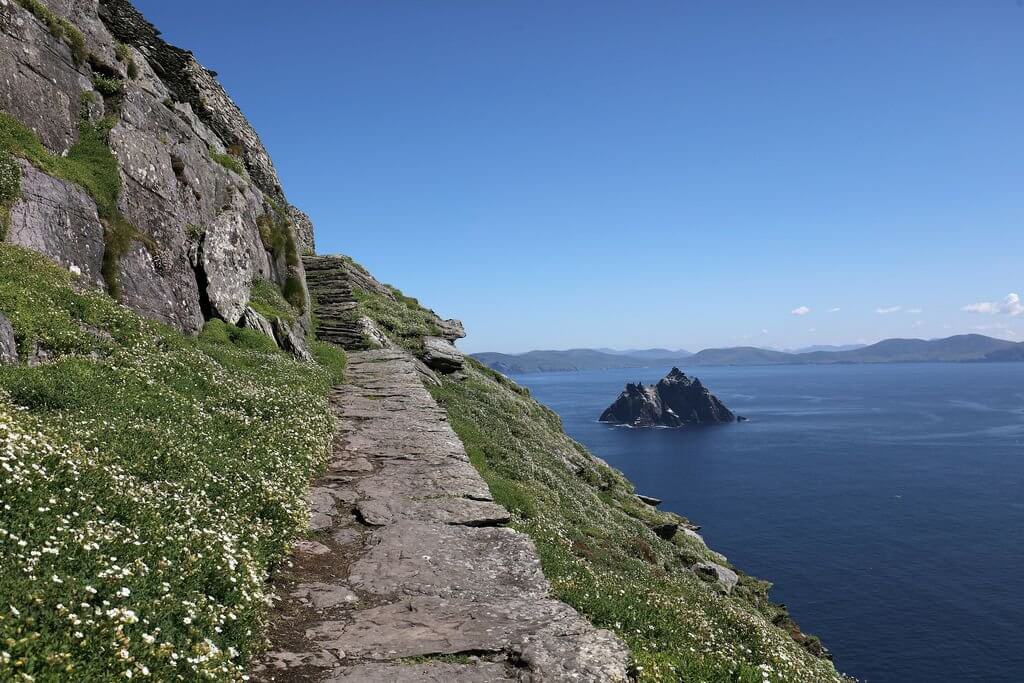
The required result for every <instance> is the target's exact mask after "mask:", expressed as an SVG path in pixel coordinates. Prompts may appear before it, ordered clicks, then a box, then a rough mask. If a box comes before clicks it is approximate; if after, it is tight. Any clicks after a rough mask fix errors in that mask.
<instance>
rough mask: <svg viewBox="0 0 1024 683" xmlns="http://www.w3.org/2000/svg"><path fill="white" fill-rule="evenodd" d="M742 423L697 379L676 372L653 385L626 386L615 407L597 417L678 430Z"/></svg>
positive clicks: (616, 421)
mask: <svg viewBox="0 0 1024 683" xmlns="http://www.w3.org/2000/svg"><path fill="white" fill-rule="evenodd" d="M743 419H744V418H742V417H739V416H737V415H735V414H734V413H733V412H732V411H731V410H729V409H728V408H726V407H725V404H724V403H722V402H721V401H720V400H718V397H717V396H715V395H714V394H712V393H711V392H710V391H708V390H707V387H705V386H704V385H703V384H701V381H700V380H699V379H697V378H696V377H693V378H692V379H691V378H690V377H687V376H686V373H684V372H683V371H682V370H680V369H679V368H672V370H671V371H670V372H669V373H668V374H667V375H665V376H664V377H663V378H662V379H661V380H660V381H659V382H658V383H657V384H652V385H650V386H645V385H644V384H643V383H641V382H637V383H636V384H632V383H630V384H627V385H626V388H625V390H623V392H622V393H621V394H619V397H618V398H617V399H615V403H613V404H611V405H610V406H608V408H607V409H606V410H605V411H604V412H603V413H601V422H611V423H614V424H622V425H629V426H631V427H682V426H683V425H688V424H720V423H723V422H736V421H737V420H743Z"/></svg>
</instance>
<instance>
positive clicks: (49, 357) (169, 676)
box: [0, 245, 344, 681]
mask: <svg viewBox="0 0 1024 683" xmlns="http://www.w3.org/2000/svg"><path fill="white" fill-rule="evenodd" d="M0 314H2V315H3V316H5V317H6V318H8V319H9V321H10V323H11V324H12V326H13V328H14V331H15V335H16V339H17V345H18V351H19V354H20V355H21V357H22V359H23V360H27V361H32V363H33V364H32V365H29V364H25V363H23V364H19V365H15V366H3V367H0V501H2V510H0V557H2V563H0V595H2V596H3V599H2V601H0V679H3V680H20V679H22V678H23V679H25V680H37V681H58V680H59V681H63V680H113V679H115V678H120V677H139V676H146V675H150V676H152V677H153V678H155V679H157V680H199V679H203V678H214V679H218V680H233V679H240V678H242V676H243V675H244V674H245V671H246V668H247V661H248V658H249V656H250V655H251V654H252V653H253V651H254V650H255V649H258V648H259V646H260V644H261V635H262V627H263V621H264V615H265V608H266V600H267V587H266V583H265V578H266V575H267V569H268V567H269V566H270V565H272V564H273V563H275V562H277V561H279V560H280V559H281V558H282V557H283V556H284V553H285V552H286V550H287V547H288V544H289V542H290V540H291V539H292V538H294V537H295V536H296V535H297V534H298V533H300V531H301V530H302V528H303V527H304V525H305V524H306V523H307V510H306V505H305V503H304V499H303V497H304V494H305V491H306V487H307V484H308V481H309V479H310V477H311V475H312V474H313V473H315V472H316V471H317V469H318V468H319V467H320V466H321V464H322V462H323V459H324V457H325V453H326V448H327V445H328V442H329V440H330V435H331V432H332V420H331V417H330V414H329V412H328V407H327V391H328V388H329V386H330V385H331V383H332V382H333V381H334V380H335V379H336V376H337V373H338V372H340V370H341V368H343V366H344V358H343V355H342V354H341V352H340V351H337V350H335V351H333V352H328V351H326V350H324V349H319V348H314V353H315V355H317V356H318V357H319V358H322V359H324V361H325V363H327V364H328V365H329V366H330V367H329V368H328V369H324V368H321V367H319V366H317V365H314V364H303V363H300V362H297V361H295V360H294V359H292V358H291V357H290V356H289V355H287V354H284V353H282V352H280V351H278V350H276V348H275V347H274V344H273V342H272V341H271V340H270V339H269V338H267V337H265V336H263V335H261V334H259V333H257V332H255V331H251V330H243V329H240V328H236V327H233V326H229V325H226V324H224V323H223V322H219V321H213V322H211V323H208V325H207V328H206V329H205V330H204V332H203V333H202V334H201V335H200V336H199V337H198V338H191V337H186V336H183V335H181V334H179V333H177V332H174V331H173V330H171V329H169V328H167V327H165V326H162V325H160V324H157V323H153V322H150V321H146V320H144V319H142V318H140V317H139V316H138V315H136V314H135V313H133V312H131V311H129V310H128V309H126V308H124V307H122V306H120V305H118V304H117V303H115V302H114V301H113V300H112V299H110V298H109V297H108V296H106V295H105V294H102V293H100V292H97V291H91V290H86V289H84V288H83V287H82V286H81V284H80V282H79V281H78V279H77V278H76V277H74V276H73V275H71V274H70V273H68V272H66V271H65V270H63V269H61V268H59V267H57V266H56V265H54V264H53V263H51V262H50V261H48V260H47V259H46V258H44V257H43V256H40V255H37V254H35V253H32V252H28V251H25V250H22V249H19V248H16V247H11V246H8V245H0Z"/></svg>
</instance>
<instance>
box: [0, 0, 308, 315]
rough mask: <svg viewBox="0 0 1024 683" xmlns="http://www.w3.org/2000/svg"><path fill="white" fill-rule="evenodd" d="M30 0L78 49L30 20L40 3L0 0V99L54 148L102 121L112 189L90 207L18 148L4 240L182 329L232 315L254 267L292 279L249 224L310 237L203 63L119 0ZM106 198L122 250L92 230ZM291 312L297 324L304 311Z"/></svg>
mask: <svg viewBox="0 0 1024 683" xmlns="http://www.w3.org/2000/svg"><path fill="white" fill-rule="evenodd" d="M36 2H38V3H39V4H38V7H39V8H43V9H45V11H47V12H50V13H52V14H53V15H54V16H55V17H57V18H58V19H59V20H61V21H66V22H67V23H68V24H69V25H71V26H73V27H75V30H76V31H80V32H81V35H82V44H81V46H80V50H79V54H73V53H72V51H71V50H70V49H69V47H68V42H69V41H68V40H67V39H66V36H65V37H61V36H59V35H54V33H53V32H51V31H50V30H49V29H48V27H47V26H46V24H45V22H44V21H42V20H40V18H39V16H37V14H40V13H41V11H42V10H37V11H35V12H34V11H32V10H31V9H30V7H29V6H27V5H26V3H22V2H17V1H15V0H3V1H0V73H2V74H3V77H2V78H0V111H2V112H3V113H4V114H7V115H10V116H11V117H12V118H14V119H16V120H17V121H18V122H19V123H20V124H21V125H23V126H25V127H26V128H28V129H30V130H31V131H32V132H33V133H34V134H35V135H36V136H38V138H39V140H40V142H41V143H42V144H43V146H44V147H45V148H46V149H47V150H48V151H49V152H50V153H51V154H53V155H54V156H65V155H67V154H68V153H69V151H71V150H72V149H73V147H74V145H75V144H76V143H77V142H78V141H79V139H80V135H81V127H82V126H83V125H92V124H96V123H98V122H99V121H101V119H105V120H106V124H105V126H106V125H109V126H110V132H109V135H106V136H105V142H106V144H107V146H108V147H109V149H110V152H111V154H112V155H113V157H114V159H115V160H116V164H117V175H118V176H119V178H118V181H119V185H120V192H119V194H118V196H117V202H116V209H115V208H114V207H112V206H106V205H104V206H103V207H102V208H103V210H102V211H99V210H98V208H97V203H96V201H94V198H93V197H92V196H90V195H89V194H88V193H87V192H86V191H85V190H83V189H82V187H80V186H78V185H76V184H74V183H71V182H68V181H67V180H63V179H61V178H59V177H55V176H61V175H62V174H61V172H59V170H54V169H52V168H51V167H50V166H47V165H46V164H44V163H41V162H38V161H37V162H36V163H37V164H38V167H34V166H31V165H30V164H29V163H28V162H27V161H25V160H19V165H20V167H21V169H20V170H21V192H20V198H19V199H18V201H17V202H15V204H14V206H13V207H12V210H11V226H10V230H8V231H7V237H6V239H7V241H10V242H13V243H15V244H19V245H21V246H24V247H27V248H30V249H34V250H36V251H39V252H41V253H43V254H45V255H47V256H48V257H50V258H52V259H54V260H55V261H57V262H58V263H60V264H62V265H64V266H65V267H67V268H71V269H74V270H76V271H80V272H81V274H82V276H83V278H85V279H86V280H88V281H89V282H91V283H92V284H94V285H96V286H101V287H102V286H107V287H108V288H109V289H110V291H111V292H114V293H117V292H119V293H120V298H121V301H122V302H123V303H125V304H126V305H128V306H129V307H131V308H133V309H135V310H136V311H138V312H139V313H142V314H143V315H145V316H147V317H149V318H153V319H156V320H160V321H162V322H165V323H167V324H169V325H172V326H174V327H176V328H178V329H179V330H182V331H184V332H195V331H197V330H199V329H200V328H201V327H202V325H203V322H204V321H205V320H206V319H209V318H213V317H220V318H223V319H225V320H227V321H228V322H232V323H235V322H237V321H238V320H239V318H240V316H241V314H242V310H243V309H244V306H245V304H246V303H247V302H248V298H249V291H250V284H251V282H252V281H253V278H255V277H259V278H263V279H267V280H271V281H274V282H276V283H277V284H278V285H284V284H285V282H286V280H287V278H288V277H298V278H299V279H300V280H301V279H302V276H303V273H302V266H301V263H297V264H294V265H293V267H292V269H291V270H289V268H288V267H287V266H286V264H285V261H286V260H287V259H285V257H284V255H283V254H280V253H274V252H275V249H274V248H273V247H272V246H270V242H272V241H273V240H266V243H265V240H264V235H263V232H266V230H262V232H261V227H260V224H259V222H260V219H261V217H262V216H267V215H273V216H275V217H276V218H277V219H278V222H279V223H280V224H281V225H282V226H283V225H284V224H287V226H286V227H280V226H279V229H281V230H291V231H293V233H294V234H295V236H296V239H297V241H298V242H300V243H301V244H302V245H305V246H308V247H310V248H311V247H312V224H311V223H310V221H309V219H308V217H307V216H305V214H303V213H302V212H301V211H299V210H298V209H295V208H294V207H291V206H290V205H289V204H288V203H287V199H286V198H285V195H284V192H283V190H282V188H281V186H280V183H279V181H278V178H277V172H276V171H275V170H274V166H273V163H272V162H271V160H270V157H269V155H268V154H267V152H266V150H265V149H264V147H263V145H262V143H261V142H260V139H259V136H258V135H257V134H256V132H255V131H254V130H253V128H252V126H251V125H250V124H249V122H248V121H247V120H246V118H245V116H244V115H243V114H242V112H241V111H240V110H239V109H238V107H237V106H236V105H235V103H234V102H232V100H231V99H230V97H228V95H227V94H226V93H225V92H224V90H223V88H221V86H220V84H219V83H218V82H217V79H216V78H215V74H214V73H213V72H211V71H209V70H207V69H205V68H203V67H202V66H201V65H200V64H199V63H198V62H197V61H196V59H195V57H194V56H193V54H192V53H191V52H188V51H186V50H182V49H179V48H176V47H173V46H171V45H168V44H167V43H165V42H164V41H163V40H162V39H161V38H160V37H159V32H158V31H157V30H156V29H155V28H154V27H153V26H152V25H150V24H149V23H148V22H147V21H146V20H145V19H144V18H143V17H142V15H141V14H139V13H138V12H137V11H136V10H135V8H134V7H132V5H131V3H130V2H128V0H74V1H72V0H36ZM76 35H77V34H76ZM118 43H121V44H122V45H121V46H120V47H118ZM97 76H102V77H103V78H104V79H106V81H105V82H108V83H115V84H116V85H117V88H118V90H119V93H118V94H117V96H115V97H111V96H109V92H108V93H107V95H108V96H107V97H104V96H102V95H101V93H100V92H99V91H98V90H97V89H96V86H95V83H94V79H95V77H97ZM225 159H227V160H228V163H225V161H224V160H225ZM232 162H233V163H232ZM41 169H45V171H46V172H44V170H41ZM51 172H52V173H54V174H55V175H54V176H51V175H49V173H51ZM64 177H66V176H64ZM115 210H116V212H117V213H119V214H120V216H123V218H124V220H125V222H126V224H127V225H129V226H130V228H131V230H132V239H131V243H130V244H129V245H127V248H122V247H121V246H118V245H117V243H116V242H112V238H110V237H109V236H105V230H104V221H106V223H107V225H108V226H109V225H110V218H111V216H110V215H109V214H110V213H111V212H113V211H115ZM101 219H102V220H101ZM204 235H205V238H204ZM108 242H112V243H113V244H114V245H115V248H114V249H107V248H106V247H108V246H110V244H108ZM203 242H205V244H201V243H203ZM201 246H204V247H205V249H202V248H200V247H201ZM276 251H277V252H279V251H281V250H280V248H278V249H276ZM105 253H106V254H107V258H108V263H107V267H106V269H105V271H106V272H104V267H103V261H104V254H105ZM111 259H117V262H116V263H112V262H109V261H111ZM292 260H293V261H294V260H295V259H292ZM300 324H301V325H302V327H303V328H304V329H305V327H306V325H307V324H308V319H307V318H306V316H305V312H303V315H302V319H301V320H300Z"/></svg>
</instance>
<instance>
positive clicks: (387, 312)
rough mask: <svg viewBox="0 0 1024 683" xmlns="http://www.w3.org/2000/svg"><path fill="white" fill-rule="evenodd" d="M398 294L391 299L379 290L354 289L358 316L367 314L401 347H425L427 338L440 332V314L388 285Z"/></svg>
mask: <svg viewBox="0 0 1024 683" xmlns="http://www.w3.org/2000/svg"><path fill="white" fill-rule="evenodd" d="M388 289H389V290H390V291H391V293H392V294H393V295H394V297H395V298H394V299H390V298H388V297H386V296H383V295H382V294H378V293H376V292H369V291H366V290H363V289H358V288H353V289H352V295H353V297H354V298H355V300H356V302H357V303H358V304H359V306H358V308H357V309H355V310H356V314H357V315H365V316H366V317H368V318H370V319H371V320H373V321H374V322H376V323H377V324H378V325H380V326H381V327H382V328H383V329H384V331H385V332H386V333H387V335H388V336H389V337H390V338H391V339H392V340H393V341H394V342H396V343H397V344H398V345H399V346H401V347H403V348H405V349H407V350H409V351H412V352H413V353H418V352H420V351H422V350H423V337H427V336H436V335H438V334H440V330H439V329H438V327H437V316H436V315H434V314H433V313H432V312H430V311H428V310H426V309H425V308H423V307H422V306H420V304H419V301H417V300H416V299H413V298H412V297H407V296H405V295H404V294H402V292H401V291H400V290H398V289H397V288H395V287H390V286H388Z"/></svg>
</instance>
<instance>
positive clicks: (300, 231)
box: [288, 206, 316, 254]
mask: <svg viewBox="0 0 1024 683" xmlns="http://www.w3.org/2000/svg"><path fill="white" fill-rule="evenodd" d="M288 217H289V218H290V219H291V221H292V225H293V226H294V228H295V239H296V240H297V241H298V243H299V252H300V253H302V254H315V253H316V238H315V236H314V235H313V221H312V220H310V218H309V216H307V215H306V213H305V212H304V211H302V210H300V209H298V208H296V207H294V206H289V207H288Z"/></svg>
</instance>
